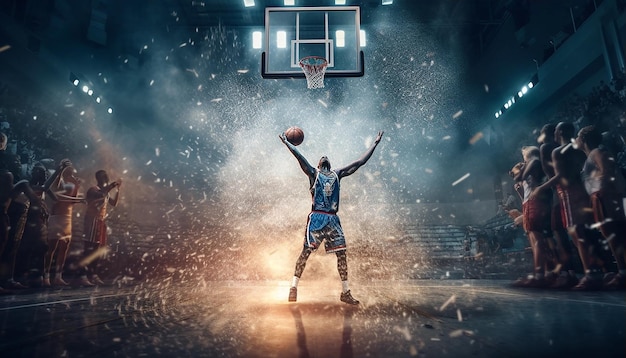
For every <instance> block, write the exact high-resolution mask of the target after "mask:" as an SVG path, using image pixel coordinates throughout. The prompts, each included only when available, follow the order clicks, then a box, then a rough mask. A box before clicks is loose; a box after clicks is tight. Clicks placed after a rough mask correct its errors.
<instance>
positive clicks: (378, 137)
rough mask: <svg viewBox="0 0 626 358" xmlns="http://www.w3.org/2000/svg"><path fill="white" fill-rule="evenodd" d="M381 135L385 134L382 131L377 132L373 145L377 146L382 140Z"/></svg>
mask: <svg viewBox="0 0 626 358" xmlns="http://www.w3.org/2000/svg"><path fill="white" fill-rule="evenodd" d="M383 133H385V132H384V131H378V135H377V136H376V140H375V141H374V143H376V144H378V143H380V140H381V139H382V138H383Z"/></svg>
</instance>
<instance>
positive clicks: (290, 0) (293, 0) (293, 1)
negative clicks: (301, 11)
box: [284, 0, 296, 6]
mask: <svg viewBox="0 0 626 358" xmlns="http://www.w3.org/2000/svg"><path fill="white" fill-rule="evenodd" d="M284 4H285V6H294V5H295V4H296V0H285V2H284Z"/></svg>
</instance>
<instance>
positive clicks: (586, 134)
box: [576, 126, 602, 149]
mask: <svg viewBox="0 0 626 358" xmlns="http://www.w3.org/2000/svg"><path fill="white" fill-rule="evenodd" d="M576 144H577V145H578V146H579V147H580V148H583V146H584V145H585V144H586V145H587V146H588V147H589V149H595V148H598V147H599V146H600V144H602V133H600V131H598V130H597V129H596V127H595V126H587V127H584V128H582V129H581V130H580V131H578V137H577V138H576Z"/></svg>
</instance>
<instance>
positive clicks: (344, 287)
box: [341, 281, 350, 293]
mask: <svg viewBox="0 0 626 358" xmlns="http://www.w3.org/2000/svg"><path fill="white" fill-rule="evenodd" d="M341 289H342V290H343V293H346V292H348V291H350V287H348V281H341Z"/></svg>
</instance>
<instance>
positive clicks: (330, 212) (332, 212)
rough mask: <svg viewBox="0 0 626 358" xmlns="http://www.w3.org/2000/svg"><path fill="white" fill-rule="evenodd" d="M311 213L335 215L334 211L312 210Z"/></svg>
mask: <svg viewBox="0 0 626 358" xmlns="http://www.w3.org/2000/svg"><path fill="white" fill-rule="evenodd" d="M311 213H312V214H313V213H314V214H326V215H337V212H336V211H321V210H312V211H311Z"/></svg>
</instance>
